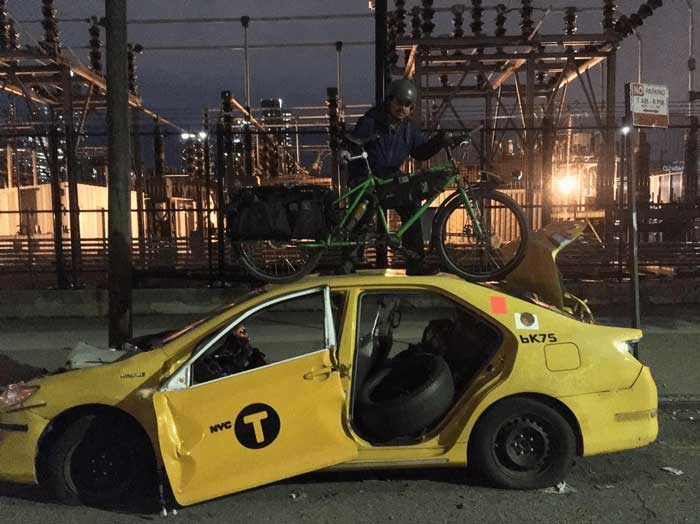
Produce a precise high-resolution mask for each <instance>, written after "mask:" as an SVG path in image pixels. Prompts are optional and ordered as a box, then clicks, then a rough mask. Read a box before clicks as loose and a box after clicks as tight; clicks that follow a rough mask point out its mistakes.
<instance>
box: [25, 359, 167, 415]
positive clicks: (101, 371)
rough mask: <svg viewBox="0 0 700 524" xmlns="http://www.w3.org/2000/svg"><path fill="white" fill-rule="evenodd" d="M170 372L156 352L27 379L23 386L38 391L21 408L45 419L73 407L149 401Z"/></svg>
mask: <svg viewBox="0 0 700 524" xmlns="http://www.w3.org/2000/svg"><path fill="white" fill-rule="evenodd" d="M171 372H172V363H171V362H170V361H169V359H168V358H167V355H165V353H163V352H162V351H161V350H160V349H155V350H153V351H149V352H145V353H138V354H135V355H133V356H131V357H129V358H127V359H124V360H122V361H119V362H114V363H111V364H103V365H98V366H94V367H88V368H84V369H76V370H62V372H57V373H53V374H49V375H45V376H42V377H39V378H35V379H33V380H30V381H29V382H28V383H27V384H28V385H31V386H38V391H37V392H36V393H35V394H34V395H33V396H32V397H30V398H29V399H28V400H27V401H25V403H24V405H23V406H24V407H25V408H27V407H32V409H33V411H35V412H36V413H37V414H38V415H40V416H44V417H47V418H51V417H53V416H55V415H56V414H57V413H60V412H61V411H64V410H66V409H69V408H70V407H72V406H77V405H85V404H92V405H95V404H98V405H108V406H119V405H121V404H123V403H129V402H133V401H135V400H138V399H144V398H150V396H151V395H152V394H153V392H155V391H156V390H157V389H158V387H160V383H161V382H162V380H163V379H164V377H165V376H167V375H168V374H169V373H171Z"/></svg>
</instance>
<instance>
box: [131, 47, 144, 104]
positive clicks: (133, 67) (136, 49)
mask: <svg viewBox="0 0 700 524" xmlns="http://www.w3.org/2000/svg"><path fill="white" fill-rule="evenodd" d="M142 52H143V46H142V45H140V44H135V45H132V44H129V46H128V47H127V67H128V71H129V91H131V93H133V94H134V95H138V92H139V88H138V85H137V83H136V81H137V80H138V77H137V76H136V55H139V54H141V53H142Z"/></svg>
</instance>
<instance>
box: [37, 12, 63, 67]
mask: <svg viewBox="0 0 700 524" xmlns="http://www.w3.org/2000/svg"><path fill="white" fill-rule="evenodd" d="M41 4H42V5H41V14H42V15H43V16H44V18H43V20H42V21H41V25H42V26H43V28H44V40H43V42H42V43H41V46H42V47H43V48H44V50H45V51H46V52H47V53H49V54H50V55H57V54H58V53H59V51H60V48H61V42H60V40H59V33H58V19H57V18H56V9H54V7H53V0H41Z"/></svg>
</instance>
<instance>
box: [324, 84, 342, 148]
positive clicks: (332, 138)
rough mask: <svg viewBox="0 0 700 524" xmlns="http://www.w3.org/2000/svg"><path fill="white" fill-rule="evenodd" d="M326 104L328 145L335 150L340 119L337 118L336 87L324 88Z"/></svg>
mask: <svg viewBox="0 0 700 524" xmlns="http://www.w3.org/2000/svg"><path fill="white" fill-rule="evenodd" d="M326 94H327V98H326V105H327V106H328V145H329V146H330V148H331V149H332V150H333V151H335V150H336V149H337V148H338V143H339V140H338V139H339V136H338V135H339V132H340V125H339V124H340V121H339V118H338V88H336V87H329V88H327V89H326Z"/></svg>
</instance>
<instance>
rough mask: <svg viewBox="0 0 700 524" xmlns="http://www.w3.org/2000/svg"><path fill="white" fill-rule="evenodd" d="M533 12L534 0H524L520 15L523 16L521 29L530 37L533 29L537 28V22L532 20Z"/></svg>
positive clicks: (526, 36) (523, 33) (525, 35)
mask: <svg viewBox="0 0 700 524" xmlns="http://www.w3.org/2000/svg"><path fill="white" fill-rule="evenodd" d="M532 12H533V8H532V0H522V6H521V8H520V16H521V17H522V20H521V22H520V29H521V30H522V35H523V36H524V37H525V38H529V37H530V35H531V34H532V31H533V30H534V29H535V24H534V22H533V21H532Z"/></svg>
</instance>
